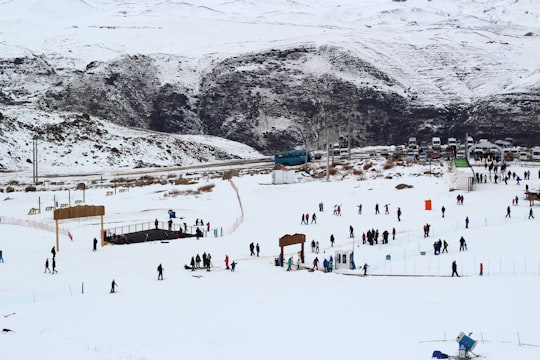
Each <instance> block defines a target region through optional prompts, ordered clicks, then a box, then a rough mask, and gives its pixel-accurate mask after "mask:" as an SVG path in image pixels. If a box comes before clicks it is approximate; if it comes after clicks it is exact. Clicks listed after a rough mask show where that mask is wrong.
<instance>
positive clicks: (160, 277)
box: [157, 264, 163, 280]
mask: <svg viewBox="0 0 540 360" xmlns="http://www.w3.org/2000/svg"><path fill="white" fill-rule="evenodd" d="M157 271H158V277H157V279H158V280H163V266H161V264H159V266H158V267H157Z"/></svg>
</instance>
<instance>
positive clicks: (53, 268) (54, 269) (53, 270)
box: [52, 257, 58, 274]
mask: <svg viewBox="0 0 540 360" xmlns="http://www.w3.org/2000/svg"><path fill="white" fill-rule="evenodd" d="M57 272H58V271H56V259H55V258H54V257H53V258H52V273H53V274H56V273H57Z"/></svg>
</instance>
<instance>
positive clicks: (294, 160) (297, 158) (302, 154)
mask: <svg viewBox="0 0 540 360" xmlns="http://www.w3.org/2000/svg"><path fill="white" fill-rule="evenodd" d="M312 160H313V155H312V153H311V152H309V151H308V153H307V161H312ZM305 162H306V150H290V151H282V152H277V153H275V154H274V163H276V164H283V165H285V166H288V165H301V164H304V163H305Z"/></svg>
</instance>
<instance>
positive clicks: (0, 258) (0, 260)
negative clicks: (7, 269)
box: [0, 250, 4, 262]
mask: <svg viewBox="0 0 540 360" xmlns="http://www.w3.org/2000/svg"><path fill="white" fill-rule="evenodd" d="M0 262H4V256H3V255H2V250H0Z"/></svg>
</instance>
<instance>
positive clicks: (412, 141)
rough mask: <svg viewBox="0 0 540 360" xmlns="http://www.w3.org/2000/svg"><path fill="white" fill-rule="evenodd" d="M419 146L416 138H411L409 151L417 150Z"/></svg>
mask: <svg viewBox="0 0 540 360" xmlns="http://www.w3.org/2000/svg"><path fill="white" fill-rule="evenodd" d="M417 146H418V145H417V144H416V138H415V137H414V136H413V137H410V138H409V143H408V147H409V149H416V148H417Z"/></svg>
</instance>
